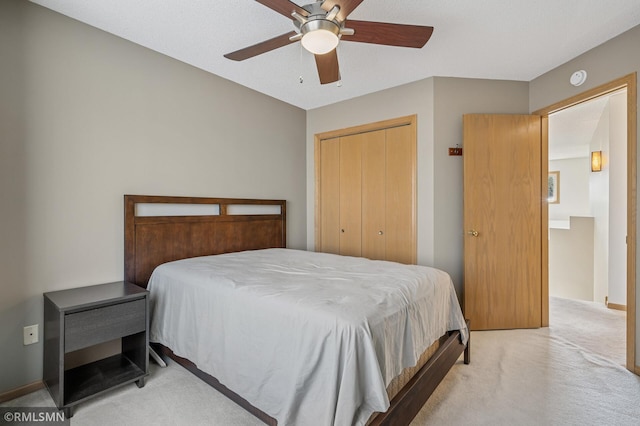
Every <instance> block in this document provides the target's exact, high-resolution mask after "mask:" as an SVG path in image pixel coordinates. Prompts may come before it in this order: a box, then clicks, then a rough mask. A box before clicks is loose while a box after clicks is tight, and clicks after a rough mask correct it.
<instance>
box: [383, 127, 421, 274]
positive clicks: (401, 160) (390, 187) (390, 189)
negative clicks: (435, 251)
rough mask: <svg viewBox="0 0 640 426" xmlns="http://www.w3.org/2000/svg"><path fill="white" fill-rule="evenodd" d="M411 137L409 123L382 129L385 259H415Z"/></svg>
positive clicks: (413, 261)
mask: <svg viewBox="0 0 640 426" xmlns="http://www.w3.org/2000/svg"><path fill="white" fill-rule="evenodd" d="M415 149H416V144H415V138H414V137H413V134H412V129H411V127H410V126H400V127H394V128H391V129H387V130H386V154H385V156H386V181H385V191H384V192H385V194H386V203H385V204H384V209H385V212H386V214H385V218H386V259H387V260H392V261H395V262H401V263H415V262H416V257H415V246H416V233H415V220H416V218H415V211H416V208H415V200H416V197H415V193H416V183H415V175H416V164H415V157H416V155H415Z"/></svg>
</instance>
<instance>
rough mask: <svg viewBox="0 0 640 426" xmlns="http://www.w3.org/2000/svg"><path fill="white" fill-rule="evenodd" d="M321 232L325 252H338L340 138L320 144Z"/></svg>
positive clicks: (321, 241) (321, 242)
mask: <svg viewBox="0 0 640 426" xmlns="http://www.w3.org/2000/svg"><path fill="white" fill-rule="evenodd" d="M319 154H320V176H321V177H322V186H321V187H320V197H321V198H322V200H323V202H322V213H321V214H320V216H319V220H320V226H321V227H322V233H321V234H320V244H321V245H322V248H323V251H324V252H326V253H334V254H339V253H340V138H332V139H327V140H325V141H323V142H322V144H321V145H320V152H319Z"/></svg>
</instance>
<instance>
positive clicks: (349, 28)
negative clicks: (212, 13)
mask: <svg viewBox="0 0 640 426" xmlns="http://www.w3.org/2000/svg"><path fill="white" fill-rule="evenodd" d="M256 1H257V2H258V3H261V4H263V5H264V6H267V7H268V8H269V9H272V10H274V11H275V12H278V13H280V14H282V15H284V16H286V17H287V18H291V19H292V21H293V24H294V26H295V30H294V31H291V32H288V33H286V34H282V35H280V36H277V37H274V38H272V39H269V40H266V41H263V42H262V43H258V44H254V45H252V46H249V47H245V48H244V49H240V50H237V51H235V52H231V53H227V54H226V55H224V57H225V58H228V59H232V60H234V61H243V60H245V59H249V58H252V57H254V56H257V55H260V54H262V53H266V52H269V51H271V50H274V49H277V48H279V47H283V46H286V45H288V44H290V43H294V42H297V41H300V42H301V43H302V46H303V47H304V48H305V49H306V50H308V51H309V52H311V53H312V54H313V55H314V56H315V60H316V67H317V68H318V75H319V77H320V83H321V84H327V83H332V82H334V81H338V80H340V68H339V65H338V55H337V53H336V47H337V46H338V43H339V42H340V40H341V39H342V40H345V41H356V42H360V43H373V44H384V45H387V46H401V47H414V48H421V47H422V46H424V45H425V44H426V43H427V41H428V40H429V38H430V37H431V33H433V27H425V26H420V25H404V24H390V23H385V22H372V21H356V20H351V19H350V20H347V16H348V15H349V14H350V13H351V12H353V10H354V9H355V8H356V7H358V6H359V5H360V3H362V1H363V0H321V1H316V2H315V3H311V4H307V5H304V6H298V5H297V4H295V3H293V2H292V1H290V0H256ZM343 36H344V38H342V37H343Z"/></svg>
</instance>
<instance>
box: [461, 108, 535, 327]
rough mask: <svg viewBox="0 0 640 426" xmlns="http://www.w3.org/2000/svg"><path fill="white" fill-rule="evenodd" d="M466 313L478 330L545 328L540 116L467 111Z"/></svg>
mask: <svg viewBox="0 0 640 426" xmlns="http://www.w3.org/2000/svg"><path fill="white" fill-rule="evenodd" d="M463 121H464V231H465V237H464V310H465V316H466V317H467V318H469V319H470V320H471V327H472V329H474V330H486V329H509V328H533V327H540V326H542V285H543V280H542V271H543V265H542V239H541V229H542V211H543V208H546V202H545V198H544V197H546V194H543V193H542V185H541V182H542V175H541V173H542V170H543V168H542V162H541V156H542V154H541V150H542V143H541V120H540V117H538V116H529V115H487V114H469V115H465V116H464V120H463Z"/></svg>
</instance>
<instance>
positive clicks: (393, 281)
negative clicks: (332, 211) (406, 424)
mask: <svg viewBox="0 0 640 426" xmlns="http://www.w3.org/2000/svg"><path fill="white" fill-rule="evenodd" d="M148 289H149V290H150V301H151V327H150V340H151V341H152V342H158V343H161V344H163V345H165V346H167V347H169V348H171V349H172V350H173V352H174V353H175V354H176V355H178V356H181V357H184V358H188V359H189V360H191V361H192V362H193V363H195V364H196V366H197V367H198V368H199V369H200V370H202V371H204V372H206V373H208V374H210V375H212V376H214V377H216V378H217V379H218V380H219V381H220V382H221V383H222V384H224V385H225V386H226V387H228V388H229V389H231V390H232V391H234V392H235V393H237V394H239V395H241V396H242V397H243V398H244V399H246V400H247V401H248V402H250V403H251V404H252V405H254V406H255V407H257V408H259V409H260V410H262V411H264V412H265V413H267V414H269V415H270V416H272V417H274V418H275V419H276V420H277V421H278V424H281V425H290V424H291V425H293V424H295V425H307V424H313V425H352V424H356V425H362V424H365V423H366V421H367V420H368V419H369V417H370V416H371V414H372V413H374V412H384V411H386V410H387V409H388V407H389V397H388V395H387V391H386V388H387V386H389V384H391V382H392V381H393V379H394V378H395V377H396V376H398V375H399V374H400V373H401V372H402V371H403V370H404V369H405V368H408V367H412V366H415V365H416V364H417V362H418V360H419V358H420V356H421V355H422V353H423V352H424V351H425V350H426V349H427V348H428V347H429V346H431V345H432V344H433V343H434V342H435V341H436V340H438V338H439V337H440V336H441V335H443V334H444V333H446V332H447V331H451V330H461V331H462V333H461V336H462V339H463V343H466V339H467V336H468V331H467V329H466V324H465V321H464V318H463V316H462V312H461V310H460V306H459V304H458V299H457V296H456V294H455V291H454V288H453V284H452V282H451V279H450V277H449V275H448V274H446V273H445V272H443V271H440V270H437V269H433V268H429V267H425V266H417V265H402V264H399V263H394V262H386V261H373V260H368V259H364V258H356V257H347V256H338V255H332V254H326V253H314V252H307V251H300V250H291V249H266V250H255V251H246V252H239V253H228V254H222V255H216V256H205V257H198V258H191V259H184V260H179V261H176V262H170V263H166V264H163V265H160V266H158V267H157V268H156V269H155V270H154V272H153V274H152V276H151V279H150V281H149V285H148Z"/></svg>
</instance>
